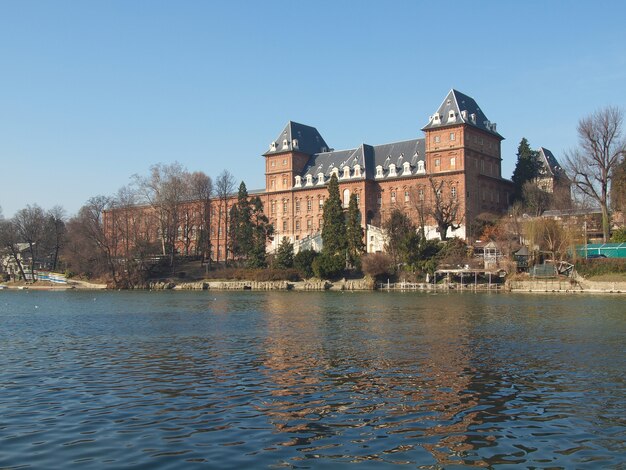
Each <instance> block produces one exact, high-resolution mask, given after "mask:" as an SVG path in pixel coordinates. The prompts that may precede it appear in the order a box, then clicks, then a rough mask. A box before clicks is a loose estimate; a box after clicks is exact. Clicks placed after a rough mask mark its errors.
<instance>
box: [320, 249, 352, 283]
mask: <svg viewBox="0 0 626 470" xmlns="http://www.w3.org/2000/svg"><path fill="white" fill-rule="evenodd" d="M345 265H346V261H345V259H344V258H343V257H342V256H340V255H329V254H326V253H323V254H321V255H319V256H317V257H316V258H315V260H313V273H314V274H315V276H316V277H318V278H320V279H336V278H338V277H339V276H341V274H343V271H344V268H345Z"/></svg>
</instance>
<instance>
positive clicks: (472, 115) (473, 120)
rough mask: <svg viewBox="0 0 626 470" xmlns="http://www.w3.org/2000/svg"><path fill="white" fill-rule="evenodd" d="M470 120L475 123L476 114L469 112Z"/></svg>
mask: <svg viewBox="0 0 626 470" xmlns="http://www.w3.org/2000/svg"><path fill="white" fill-rule="evenodd" d="M470 121H472V122H473V123H474V124H476V114H474V113H472V114H470Z"/></svg>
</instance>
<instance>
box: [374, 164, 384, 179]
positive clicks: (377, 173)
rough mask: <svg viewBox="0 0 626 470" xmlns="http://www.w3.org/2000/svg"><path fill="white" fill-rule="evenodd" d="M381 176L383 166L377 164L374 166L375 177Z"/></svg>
mask: <svg viewBox="0 0 626 470" xmlns="http://www.w3.org/2000/svg"><path fill="white" fill-rule="evenodd" d="M382 177H383V167H382V165H378V166H377V167H376V178H382Z"/></svg>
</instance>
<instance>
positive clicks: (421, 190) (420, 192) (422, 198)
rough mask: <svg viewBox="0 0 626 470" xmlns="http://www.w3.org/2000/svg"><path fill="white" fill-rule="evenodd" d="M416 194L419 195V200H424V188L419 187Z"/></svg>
mask: <svg viewBox="0 0 626 470" xmlns="http://www.w3.org/2000/svg"><path fill="white" fill-rule="evenodd" d="M418 195H419V198H420V201H423V200H424V188H420V189H419V192H418Z"/></svg>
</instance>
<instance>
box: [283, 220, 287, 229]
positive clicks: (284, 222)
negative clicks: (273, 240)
mask: <svg viewBox="0 0 626 470" xmlns="http://www.w3.org/2000/svg"><path fill="white" fill-rule="evenodd" d="M286 231H287V221H286V220H283V232H286Z"/></svg>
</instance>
